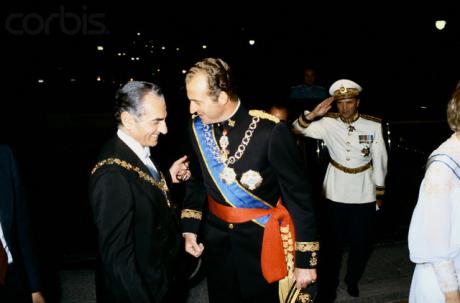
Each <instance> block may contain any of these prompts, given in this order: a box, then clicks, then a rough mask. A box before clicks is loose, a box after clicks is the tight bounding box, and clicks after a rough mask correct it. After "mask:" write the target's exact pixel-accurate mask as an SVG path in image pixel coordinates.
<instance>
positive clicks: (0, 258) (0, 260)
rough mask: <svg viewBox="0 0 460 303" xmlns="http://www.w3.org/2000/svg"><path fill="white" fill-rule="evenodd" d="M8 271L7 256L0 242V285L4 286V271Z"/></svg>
mask: <svg viewBox="0 0 460 303" xmlns="http://www.w3.org/2000/svg"><path fill="white" fill-rule="evenodd" d="M7 269H8V256H7V255H6V251H5V248H3V243H2V242H1V241H0V285H4V284H5V278H6V270H7Z"/></svg>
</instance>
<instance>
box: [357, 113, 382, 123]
mask: <svg viewBox="0 0 460 303" xmlns="http://www.w3.org/2000/svg"><path fill="white" fill-rule="evenodd" d="M359 116H360V117H361V118H363V119H366V120H371V121H374V122H378V123H381V122H382V119H380V118H377V117H374V116H369V115H361V114H359Z"/></svg>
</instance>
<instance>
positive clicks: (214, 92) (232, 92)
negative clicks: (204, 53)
mask: <svg viewBox="0 0 460 303" xmlns="http://www.w3.org/2000/svg"><path fill="white" fill-rule="evenodd" d="M198 73H204V74H205V75H206V77H207V78H208V88H209V95H210V96H211V97H213V98H214V99H215V100H216V101H217V97H218V96H219V93H220V92H225V93H227V95H229V97H230V99H231V100H233V101H236V100H238V94H237V91H236V87H235V84H234V81H233V75H232V72H231V70H230V66H229V65H228V64H227V63H226V62H225V61H224V60H222V59H219V58H206V59H203V60H201V61H199V62H197V63H195V64H194V65H193V66H192V67H191V68H190V69H189V70H188V72H187V74H186V75H185V82H186V83H187V82H189V81H190V80H191V79H192V78H193V77H194V76H195V75H196V74H198Z"/></svg>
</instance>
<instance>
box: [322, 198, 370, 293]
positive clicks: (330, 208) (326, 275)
mask: <svg viewBox="0 0 460 303" xmlns="http://www.w3.org/2000/svg"><path fill="white" fill-rule="evenodd" d="M325 220H326V221H325V222H324V223H325V225H324V226H325V227H324V230H323V234H322V235H321V242H322V243H321V246H322V247H321V248H322V249H321V257H320V263H319V266H320V267H319V269H318V270H319V281H320V282H319V283H320V285H319V297H320V298H325V299H324V300H323V301H324V302H332V301H333V300H334V299H335V297H336V292H337V287H338V285H339V275H340V267H341V263H342V255H343V251H344V248H345V245H346V243H347V240H349V254H348V260H347V272H346V276H345V283H346V284H347V285H358V283H359V280H360V279H361V277H362V275H363V273H364V270H365V268H366V264H367V261H368V260H369V256H370V253H371V250H372V244H373V234H374V232H373V230H374V224H373V223H374V221H375V202H371V203H364V204H346V203H337V202H333V201H329V200H327V201H326V207H325ZM326 298H329V299H330V300H327V299H326Z"/></svg>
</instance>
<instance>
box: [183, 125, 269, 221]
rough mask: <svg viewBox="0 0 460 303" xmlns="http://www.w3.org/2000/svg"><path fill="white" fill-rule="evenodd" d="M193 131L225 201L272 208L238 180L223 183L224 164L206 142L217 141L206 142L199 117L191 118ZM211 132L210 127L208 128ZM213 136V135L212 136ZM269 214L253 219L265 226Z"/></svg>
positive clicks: (235, 204) (239, 204)
mask: <svg viewBox="0 0 460 303" xmlns="http://www.w3.org/2000/svg"><path fill="white" fill-rule="evenodd" d="M192 123H193V124H192V125H193V132H194V134H195V138H196V140H197V143H198V147H199V149H200V152H201V156H202V157H203V159H204V163H205V165H206V168H207V170H208V173H209V175H210V176H211V178H212V180H213V181H214V184H215V185H216V187H217V189H219V191H220V193H221V194H222V196H223V197H224V199H225V201H226V202H227V203H228V204H230V205H231V206H233V207H237V208H262V209H270V208H273V206H271V205H270V204H269V203H267V202H265V201H263V200H262V199H260V198H259V197H256V196H254V195H253V194H252V193H251V192H248V191H247V190H246V189H245V188H244V187H243V186H241V185H240V184H239V183H238V181H235V182H232V183H231V184H229V185H228V184H225V183H224V182H223V181H222V180H221V178H220V172H221V171H222V170H223V169H224V167H225V164H224V163H221V162H219V161H217V160H216V159H215V157H213V154H212V151H211V148H210V147H209V146H208V144H215V148H214V149H216V148H217V142H216V141H215V139H214V140H213V142H206V137H205V130H204V125H203V122H202V121H201V119H200V118H199V117H195V118H194V119H193V122H192ZM209 131H210V132H212V129H211V128H210V129H209ZM212 137H213V138H214V136H212ZM269 217H270V215H267V216H263V217H260V218H257V219H255V221H257V223H259V224H261V225H262V226H265V224H266V223H267V221H268V219H269Z"/></svg>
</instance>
